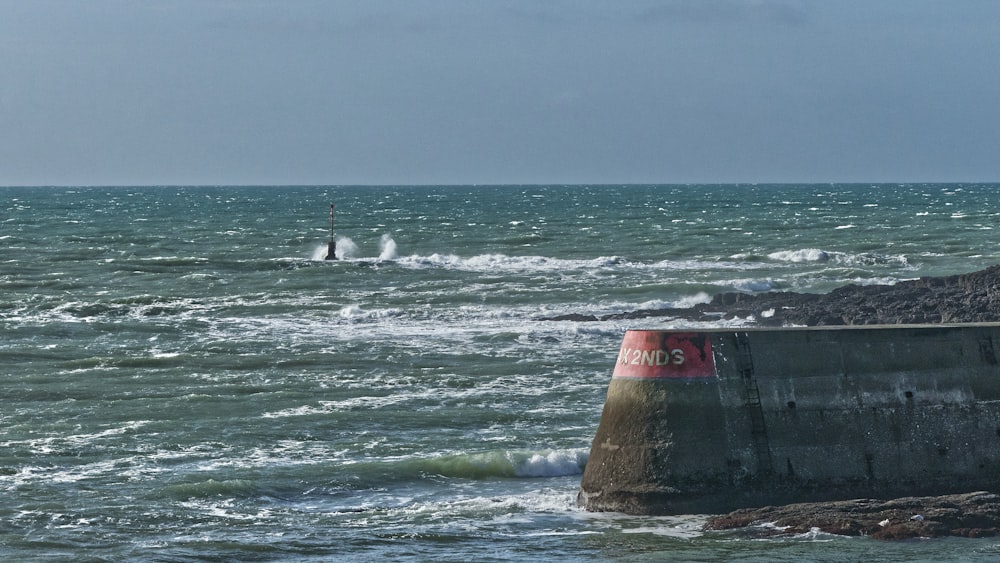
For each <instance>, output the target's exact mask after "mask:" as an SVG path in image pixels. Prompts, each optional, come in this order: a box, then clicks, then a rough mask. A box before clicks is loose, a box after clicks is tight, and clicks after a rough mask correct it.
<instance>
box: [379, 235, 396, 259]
mask: <svg viewBox="0 0 1000 563" xmlns="http://www.w3.org/2000/svg"><path fill="white" fill-rule="evenodd" d="M378 257H379V260H395V259H396V258H398V257H399V255H398V254H397V252H396V241H394V240H392V237H391V236H390V235H389V234H384V235H382V239H381V240H380V241H379V254H378Z"/></svg>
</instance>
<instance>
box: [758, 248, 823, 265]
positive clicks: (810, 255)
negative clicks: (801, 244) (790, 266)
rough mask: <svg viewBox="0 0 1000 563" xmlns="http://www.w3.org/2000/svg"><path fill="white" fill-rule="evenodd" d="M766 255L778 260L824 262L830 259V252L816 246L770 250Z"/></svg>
mask: <svg viewBox="0 0 1000 563" xmlns="http://www.w3.org/2000/svg"><path fill="white" fill-rule="evenodd" d="M767 257H768V258H770V259H771V260H777V261H779V262H825V261H827V260H829V259H830V253H828V252H826V251H825V250H820V249H818V248H803V249H801V250H781V251H778V252H772V253H770V254H768V255H767Z"/></svg>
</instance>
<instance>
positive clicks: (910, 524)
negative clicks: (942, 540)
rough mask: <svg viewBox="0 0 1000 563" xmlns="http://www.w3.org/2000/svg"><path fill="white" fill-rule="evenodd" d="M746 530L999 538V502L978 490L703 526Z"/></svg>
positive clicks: (775, 509) (749, 514) (734, 516)
mask: <svg viewBox="0 0 1000 563" xmlns="http://www.w3.org/2000/svg"><path fill="white" fill-rule="evenodd" d="M762 524H768V525H767V526H762ZM749 527H753V528H752V529H753V531H754V533H755V534H758V535H766V536H774V535H785V534H789V535H790V534H801V533H805V532H809V531H811V530H812V529H814V528H816V529H818V530H820V531H822V532H826V533H828V534H839V535H845V536H870V537H872V538H876V539H893V540H898V539H909V538H916V537H923V538H930V537H940V536H961V537H974V538H975V537H989V536H996V535H998V534H1000V497H998V496H997V495H995V494H993V493H988V492H983V491H979V492H973V493H966V494H960V495H946V496H937V497H905V498H898V499H894V500H890V501H880V500H873V499H858V500H848V501H839V502H826V503H804V504H790V505H785V506H767V507H764V508H747V509H742V510H738V511H735V512H732V513H730V514H726V515H724V516H714V517H712V518H709V520H708V522H707V523H706V524H705V529H707V530H728V529H734V528H749Z"/></svg>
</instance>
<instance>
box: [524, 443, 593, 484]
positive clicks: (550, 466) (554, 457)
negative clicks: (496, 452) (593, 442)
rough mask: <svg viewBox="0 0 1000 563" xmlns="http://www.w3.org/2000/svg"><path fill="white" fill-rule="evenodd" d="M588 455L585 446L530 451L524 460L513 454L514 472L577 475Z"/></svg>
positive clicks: (552, 475)
mask: <svg viewBox="0 0 1000 563" xmlns="http://www.w3.org/2000/svg"><path fill="white" fill-rule="evenodd" d="M588 457H590V450H589V449H586V448H576V449H571V450H554V451H550V452H538V453H532V454H531V455H530V456H529V457H528V458H527V459H524V460H517V459H516V458H517V456H515V465H514V474H515V475H517V476H518V477H559V476H563V475H579V474H581V473H583V468H584V466H585V465H587V458H588Z"/></svg>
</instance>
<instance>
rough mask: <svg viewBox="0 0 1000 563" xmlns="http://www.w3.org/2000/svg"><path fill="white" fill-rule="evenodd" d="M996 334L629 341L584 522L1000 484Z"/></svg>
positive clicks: (700, 336) (597, 443) (707, 334)
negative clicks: (610, 514)
mask: <svg viewBox="0 0 1000 563" xmlns="http://www.w3.org/2000/svg"><path fill="white" fill-rule="evenodd" d="M998 359H1000V324H995V323H989V324H986V323H983V324H961V325H947V324H935V325H905V326H876V327H836V328H818V327H810V328H782V329H769V328H758V329H743V330H731V329H720V330H706V331H699V332H669V331H628V332H627V333H626V335H625V338H624V340H623V343H622V347H621V350H620V352H619V355H618V360H617V363H616V365H615V370H614V374H613V377H612V380H611V383H610V385H609V387H608V396H607V400H606V403H605V405H604V411H603V413H602V416H601V422H600V425H599V427H598V430H597V433H596V436H595V438H594V441H593V445H592V449H591V454H590V458H589V461H588V463H587V467H586V470H585V472H584V475H583V478H582V482H581V491H580V495H579V501H580V503H581V504H582V505H583V506H585V507H586V508H587V509H588V510H594V511H619V512H626V513H633V514H682V513H719V512H726V511H730V510H735V509H737V508H745V507H759V506H764V505H772V504H787V503H795V502H813V501H824V500H843V499H853V498H872V497H873V498H894V497H902V496H920V495H926V496H930V495H944V494H952V493H963V492H969V491H976V490H995V489H996V488H997V485H998V484H1000V364H998Z"/></svg>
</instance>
